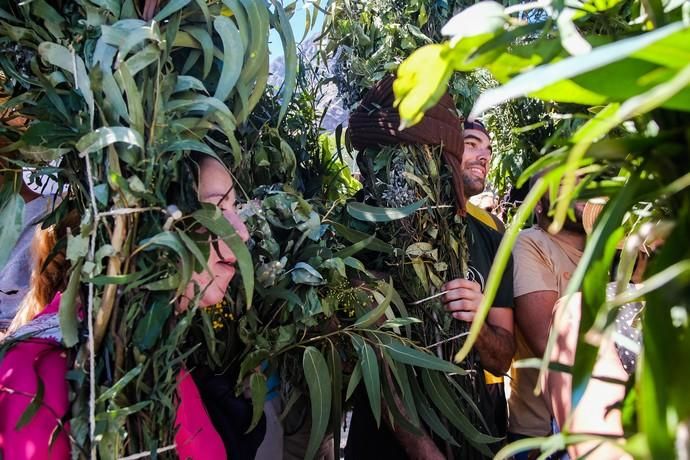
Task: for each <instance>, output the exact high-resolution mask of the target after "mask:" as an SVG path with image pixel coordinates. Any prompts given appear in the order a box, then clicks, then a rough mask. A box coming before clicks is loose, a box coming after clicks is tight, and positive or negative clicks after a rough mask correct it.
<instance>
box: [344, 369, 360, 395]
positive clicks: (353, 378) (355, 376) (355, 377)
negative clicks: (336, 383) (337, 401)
mask: <svg viewBox="0 0 690 460" xmlns="http://www.w3.org/2000/svg"><path fill="white" fill-rule="evenodd" d="M361 381H362V368H361V367H360V366H359V363H357V364H356V365H355V367H354V369H353V370H352V375H350V381H349V382H348V383H347V392H346V393H345V400H346V401H347V400H349V399H350V396H352V393H354V392H355V390H356V389H357V386H358V385H359V382H361Z"/></svg>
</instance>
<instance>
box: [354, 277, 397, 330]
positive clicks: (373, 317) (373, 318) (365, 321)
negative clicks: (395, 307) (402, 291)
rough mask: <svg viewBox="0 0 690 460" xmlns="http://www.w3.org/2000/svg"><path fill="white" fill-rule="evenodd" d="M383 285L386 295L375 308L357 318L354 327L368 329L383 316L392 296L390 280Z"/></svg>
mask: <svg viewBox="0 0 690 460" xmlns="http://www.w3.org/2000/svg"><path fill="white" fill-rule="evenodd" d="M383 284H384V287H385V289H386V291H385V292H386V297H385V298H384V299H383V301H382V302H381V303H379V304H378V305H377V306H376V308H374V309H373V310H370V311H368V312H367V313H365V314H364V315H362V316H361V317H359V318H358V319H357V321H356V322H355V325H354V326H355V327H356V328H360V329H368V328H370V327H371V326H373V325H374V324H376V322H377V321H378V320H379V318H381V317H382V316H383V314H384V313H385V312H386V309H387V308H388V306H389V305H390V303H391V298H392V297H393V284H392V282H390V281H389V282H388V283H383Z"/></svg>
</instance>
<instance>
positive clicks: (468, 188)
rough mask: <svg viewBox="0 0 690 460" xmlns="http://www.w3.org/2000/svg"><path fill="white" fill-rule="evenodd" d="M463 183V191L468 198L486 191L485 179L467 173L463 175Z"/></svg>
mask: <svg viewBox="0 0 690 460" xmlns="http://www.w3.org/2000/svg"><path fill="white" fill-rule="evenodd" d="M462 185H463V192H464V193H465V196H466V197H468V198H469V197H471V196H474V195H479V194H480V193H482V192H483V191H484V180H481V179H476V178H474V177H470V176H469V175H467V174H463V175H462Z"/></svg>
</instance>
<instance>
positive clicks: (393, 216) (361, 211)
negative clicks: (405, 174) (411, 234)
mask: <svg viewBox="0 0 690 460" xmlns="http://www.w3.org/2000/svg"><path fill="white" fill-rule="evenodd" d="M424 203H426V199H422V200H419V201H416V202H414V203H412V204H409V205H407V206H403V207H401V208H381V207H377V206H371V205H368V204H364V203H348V204H347V213H348V214H350V215H351V216H352V217H354V218H355V219H357V220H362V221H365V222H390V221H393V220H398V219H404V218H405V217H408V216H411V215H412V214H414V213H415V212H417V210H418V209H419V208H421V207H422V206H423V205H424Z"/></svg>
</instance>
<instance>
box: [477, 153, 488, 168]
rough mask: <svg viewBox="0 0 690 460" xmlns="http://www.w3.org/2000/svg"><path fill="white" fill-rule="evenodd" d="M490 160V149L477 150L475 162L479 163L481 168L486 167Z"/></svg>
mask: <svg viewBox="0 0 690 460" xmlns="http://www.w3.org/2000/svg"><path fill="white" fill-rule="evenodd" d="M490 159H491V150H490V149H480V150H479V155H478V156H477V161H479V162H480V163H481V164H482V166H486V165H487V163H489V160H490Z"/></svg>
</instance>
